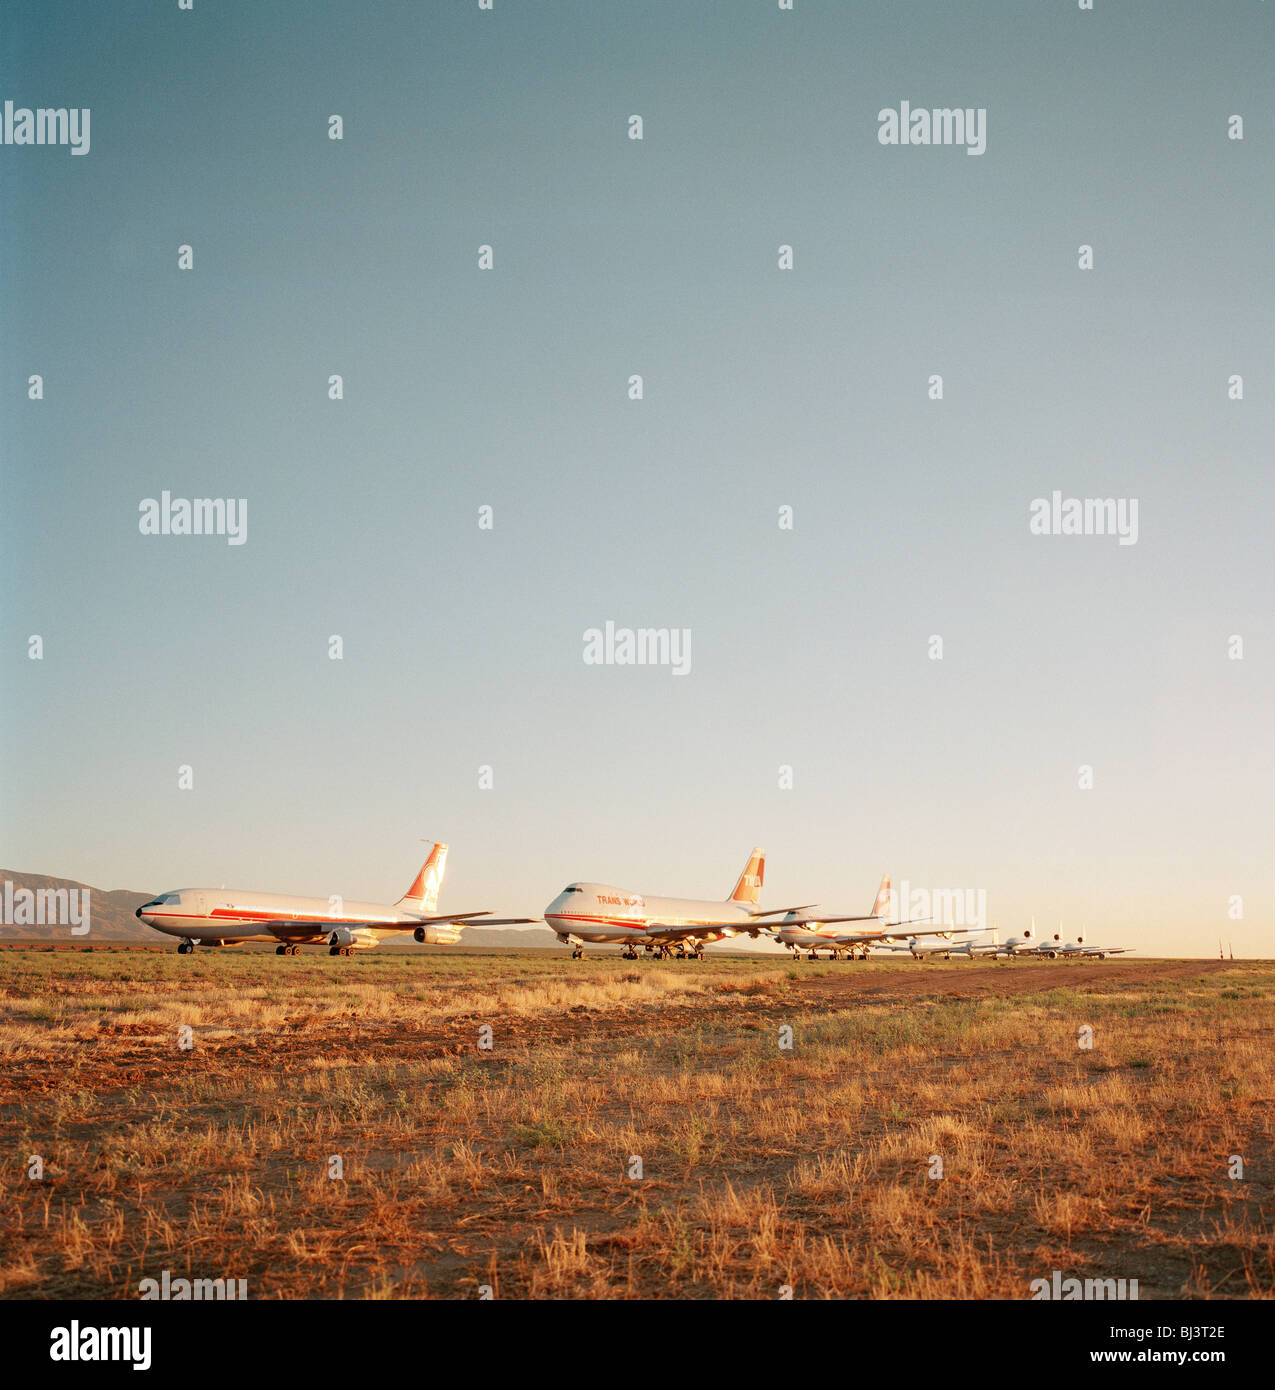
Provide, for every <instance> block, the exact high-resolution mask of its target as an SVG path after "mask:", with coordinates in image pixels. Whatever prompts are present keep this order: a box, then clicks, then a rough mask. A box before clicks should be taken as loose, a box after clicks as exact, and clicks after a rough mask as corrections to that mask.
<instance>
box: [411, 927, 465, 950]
mask: <svg viewBox="0 0 1275 1390" xmlns="http://www.w3.org/2000/svg"><path fill="white" fill-rule="evenodd" d="M412 940H413V941H415V942H417V943H418V944H419V945H421V946H455V944H456V943H457V942H458V941H459V940H460V928H459V927H457V926H456V925H454V924H453V923H451V922H431V923H429V924H428V925H427V926H422V927H417V928H416V930H415V931H414V932H413V933H412Z"/></svg>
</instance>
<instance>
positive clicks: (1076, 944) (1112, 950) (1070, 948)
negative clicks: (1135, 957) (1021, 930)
mask: <svg viewBox="0 0 1275 1390" xmlns="http://www.w3.org/2000/svg"><path fill="white" fill-rule="evenodd" d="M1132 950H1133V947H1132V946H1088V945H1086V944H1085V938H1084V934H1083V933H1080V934H1078V935H1077V937H1076V939H1075V940H1074V941H1064V940H1063V939H1062V923H1061V922H1060V923H1059V924H1058V930H1057V931H1056V932H1055V933H1054V939H1053V940H1052V941H1043V942H1041V945H1040V949H1039V951H1038V952H1037V954H1038V955H1042V956H1048V957H1049V959H1050V960H1057V959H1058V957H1059V956H1064V957H1069V956H1093V957H1096V958H1097V959H1098V960H1103V959H1105V957H1107V956H1123V955H1127V954H1128V953H1129V952H1130V951H1132Z"/></svg>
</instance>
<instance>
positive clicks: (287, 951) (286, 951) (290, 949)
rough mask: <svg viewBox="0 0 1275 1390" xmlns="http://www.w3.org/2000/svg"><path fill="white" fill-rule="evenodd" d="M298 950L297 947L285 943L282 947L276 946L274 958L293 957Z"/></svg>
mask: <svg viewBox="0 0 1275 1390" xmlns="http://www.w3.org/2000/svg"><path fill="white" fill-rule="evenodd" d="M300 949H301V948H300V947H299V946H290V945H287V944H286V943H285V944H284V945H282V946H276V947H275V948H274V953H275V955H276V956H295V955H296V954H297V952H298V951H299V950H300Z"/></svg>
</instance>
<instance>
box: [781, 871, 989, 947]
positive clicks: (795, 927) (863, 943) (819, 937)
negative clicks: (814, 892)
mask: <svg viewBox="0 0 1275 1390" xmlns="http://www.w3.org/2000/svg"><path fill="white" fill-rule="evenodd" d="M766 915H768V916H770V915H773V914H769V913H768V914H766ZM889 915H890V875H889V874H882V875H881V886H880V887H879V888H878V889H877V896H876V901H875V902H874V903H873V904H872V911H871V912H869V913H867V914H866V915H864V914H862V913H860V914H857V915H853V914H852V915H844V914H842V915H839V914H837V913H835V912H830V911H828V910H826V909H824V908H823V907H821V906H819V904H817V903H814V904H811V905H810V906H808V907H804V908H792V909H791V910H789V911H787V912H785V913H784V914H783V919H782V921H779V922H768V923H767V924H766V928H767V930H768V932H769V933H770V934H771V935H773V936H774V937H775V939H776V940H777V941H779V942H780V943H781V944H782V945H784V946H787V947H788V949H789V950H790V951H792V953H793V954H794V955H796V956H800V955H801V953H802V952H803V951H805V952H806V959H807V960H818V959H819V952H820V951H827V952H828V954H829V955H830V956H831V957H832V958H833V959H834V960H835V959H838V958H840V957H841V956H842V955H843V954H848V955H849V956H850V959H851V960H866V959H867V956H868V948H869V947H870V946H871V945H872V944H873V943H874V942H881V943H885V942H889V941H892V940H897V939H899V938H903V937H916V936H943V937H950V936H951V935H953V933H955V932H960V931H964V930H967V928H963V927H927V928H926V929H925V930H924V931H921V932H918V931H915V930H911V931H899V930H896V928H900V927H912V926H913V925H914V923H916V922H920V921H925V920H927V919H925V918H921V917H916V918H910V919H908V920H907V921H903V922H890V921H888V920H887V919H888V917H889ZM842 922H873V923H875V925H874V926H872V927H864V928H861V929H859V930H858V931H843V930H841V929H840V927H839V926H838V924H839V923H842Z"/></svg>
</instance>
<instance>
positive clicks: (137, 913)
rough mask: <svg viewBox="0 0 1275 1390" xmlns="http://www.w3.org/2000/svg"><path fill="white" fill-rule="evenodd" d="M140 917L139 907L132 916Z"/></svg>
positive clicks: (140, 910)
mask: <svg viewBox="0 0 1275 1390" xmlns="http://www.w3.org/2000/svg"><path fill="white" fill-rule="evenodd" d="M141 915H142V909H141V908H140V907H139V908H138V909H137V911H136V912H135V913H133V916H134V917H140V916H141Z"/></svg>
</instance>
